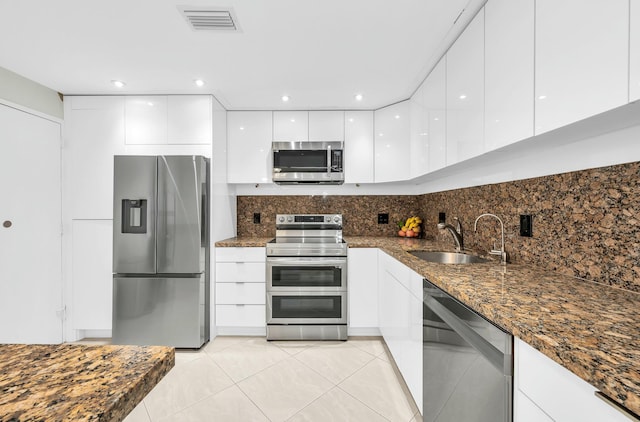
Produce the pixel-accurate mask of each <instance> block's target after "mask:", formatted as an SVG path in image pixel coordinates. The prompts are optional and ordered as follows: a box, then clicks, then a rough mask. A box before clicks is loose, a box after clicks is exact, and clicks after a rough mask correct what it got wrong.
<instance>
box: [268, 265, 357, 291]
mask: <svg viewBox="0 0 640 422" xmlns="http://www.w3.org/2000/svg"><path fill="white" fill-rule="evenodd" d="M346 290H347V258H345V257H341V258H340V257H339V258H335V257H334V258H323V257H315V258H296V257H286V258H285V257H267V291H271V292H276V291H278V292H279V291H287V292H292V291H296V292H303V291H306V292H338V291H346Z"/></svg>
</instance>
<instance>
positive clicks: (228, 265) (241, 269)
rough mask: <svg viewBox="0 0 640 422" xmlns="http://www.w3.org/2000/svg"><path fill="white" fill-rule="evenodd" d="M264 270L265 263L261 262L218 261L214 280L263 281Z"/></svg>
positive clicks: (264, 276)
mask: <svg viewBox="0 0 640 422" xmlns="http://www.w3.org/2000/svg"><path fill="white" fill-rule="evenodd" d="M266 271H267V269H266V265H265V264H264V263H261V262H218V263H216V282H238V281H245V282H249V283H264V281H265V279H266Z"/></svg>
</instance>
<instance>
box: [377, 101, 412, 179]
mask: <svg viewBox="0 0 640 422" xmlns="http://www.w3.org/2000/svg"><path fill="white" fill-rule="evenodd" d="M409 109H410V107H409V100H407V101H402V102H400V103H397V104H393V105H390V106H388V107H385V108H381V109H379V110H376V111H375V114H374V119H375V132H374V135H375V178H374V179H375V181H376V182H377V183H379V182H393V181H399V180H407V179H409V178H410V176H411V154H410V150H411V148H410V139H411V126H410V117H409V115H410V110H409Z"/></svg>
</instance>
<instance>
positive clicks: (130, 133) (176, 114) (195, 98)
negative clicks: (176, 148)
mask: <svg viewBox="0 0 640 422" xmlns="http://www.w3.org/2000/svg"><path fill="white" fill-rule="evenodd" d="M124 116H125V142H126V143H127V144H129V145H163V144H164V145H166V144H183V145H184V144H211V140H212V130H213V113H212V105H211V96H209V95H170V96H163V95H158V96H146V97H138V96H135V97H126V99H125V111H124Z"/></svg>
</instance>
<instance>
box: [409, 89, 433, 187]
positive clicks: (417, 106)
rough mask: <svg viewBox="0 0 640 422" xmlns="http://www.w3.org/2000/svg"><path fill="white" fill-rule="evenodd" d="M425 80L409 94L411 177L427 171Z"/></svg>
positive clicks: (427, 145) (427, 146)
mask: <svg viewBox="0 0 640 422" xmlns="http://www.w3.org/2000/svg"><path fill="white" fill-rule="evenodd" d="M425 86H426V81H425V82H423V83H422V84H421V85H420V87H419V88H418V90H417V91H416V92H415V93H414V94H413V95H412V96H411V99H410V100H409V106H410V108H411V119H410V120H411V140H410V144H411V145H410V154H411V160H410V161H411V177H417V176H420V175H423V174H425V173H426V172H427V167H428V158H427V155H428V148H429V144H428V142H427V139H428V138H427V136H428V123H429V122H428V115H427V108H426V106H425V98H424V92H425Z"/></svg>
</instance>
